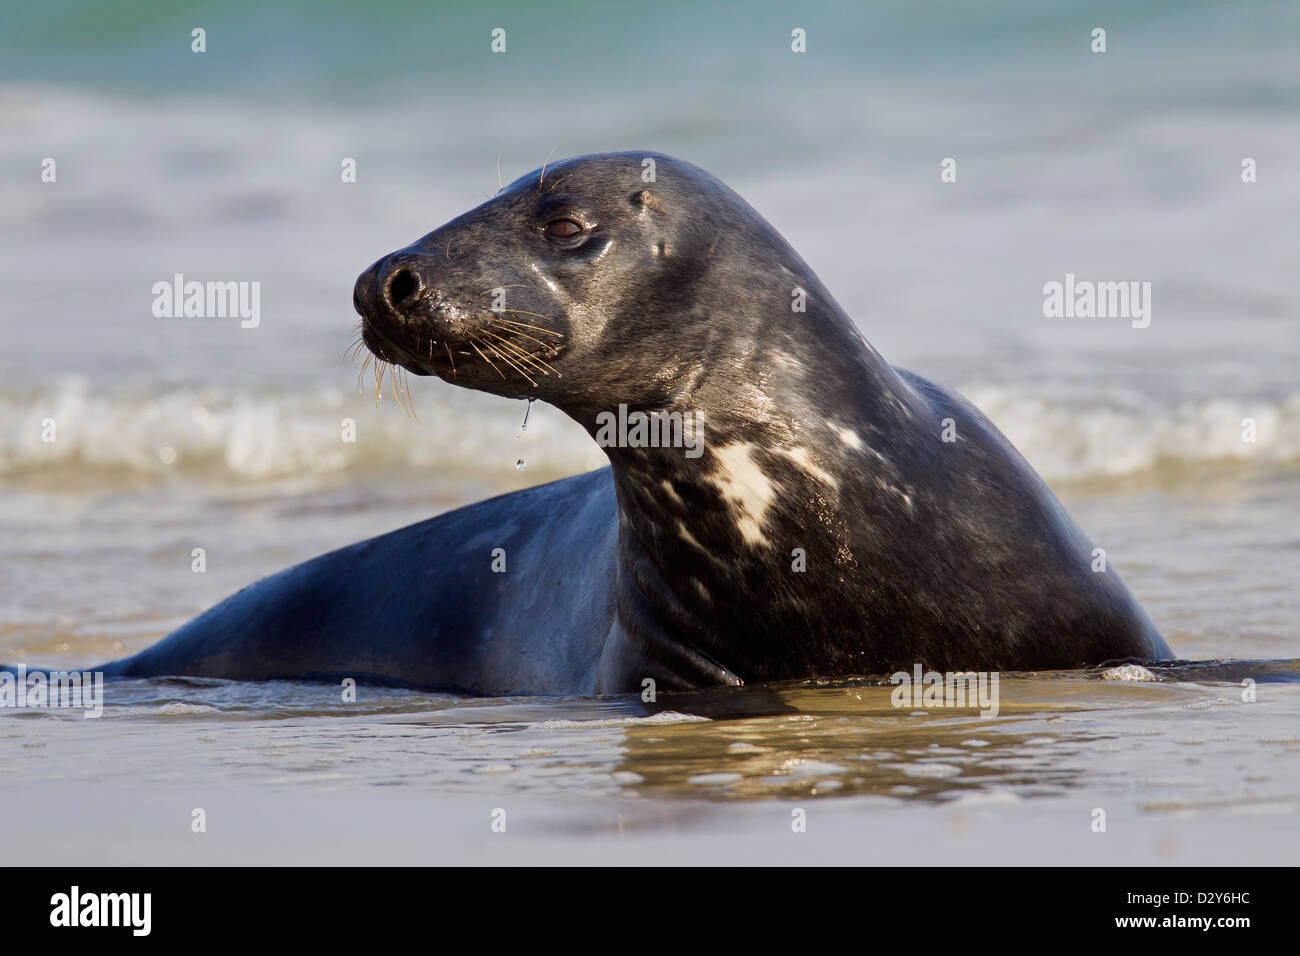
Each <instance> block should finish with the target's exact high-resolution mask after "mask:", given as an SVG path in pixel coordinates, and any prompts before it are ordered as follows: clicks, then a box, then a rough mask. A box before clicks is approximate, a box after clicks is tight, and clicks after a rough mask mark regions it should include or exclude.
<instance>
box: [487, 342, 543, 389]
mask: <svg viewBox="0 0 1300 956" xmlns="http://www.w3.org/2000/svg"><path fill="white" fill-rule="evenodd" d="M489 334H491V333H489ZM479 341H480V342H482V343H483V345H484V346H486V347H487V350H488V351H489V352H491V353H492V354H493V355H495V356H496V357H497V358H499V359H501V361H503V362H505V363H506V364H507V365H509V366H510V367H511V368H512V369H514V370H515V371H516V372H518V373H519V374H520V375H522V376H523V377H524V378H525V379H526V380H527V382H528V384H529V385H532V386H534V387H536V385H537V383H536V382H534V381H533V380H532V378H531V377H529V375H528V373H527V372H525V371H524V369H523V367H522V366H521V365H520V364H519V363H518V362H517V361H515V360H514V359H512V358H511V357H510V356H509V355H506V354H504V353H503V352H501V351H500V350H499V349H497V348H496V347H495V346H494V345H492V343H490V342H489V341H487V339H479Z"/></svg>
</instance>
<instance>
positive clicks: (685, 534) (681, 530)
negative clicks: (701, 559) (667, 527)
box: [677, 521, 704, 551]
mask: <svg viewBox="0 0 1300 956" xmlns="http://www.w3.org/2000/svg"><path fill="white" fill-rule="evenodd" d="M677 533H678V534H679V535H681V536H682V540H683V541H685V542H687V543H688V544H693V545H695V547H697V548H699V549H700V550H701V551H703V550H704V545H702V544H700V543H699V542H698V541H696V540H695V537H694V536H693V535H692V534H691V533H690V532H689V531H687V530H686V525H685V523H683V522H681V521H679V522H677Z"/></svg>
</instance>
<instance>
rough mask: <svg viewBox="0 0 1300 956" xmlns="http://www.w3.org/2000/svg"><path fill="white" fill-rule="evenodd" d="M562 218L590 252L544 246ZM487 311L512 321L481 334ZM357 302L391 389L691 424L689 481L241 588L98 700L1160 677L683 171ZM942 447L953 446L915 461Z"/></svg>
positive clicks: (523, 220) (364, 550)
mask: <svg viewBox="0 0 1300 956" xmlns="http://www.w3.org/2000/svg"><path fill="white" fill-rule="evenodd" d="M646 157H651V158H653V159H654V160H655V162H656V165H657V169H656V179H655V181H654V182H650V183H647V182H644V181H643V180H642V175H641V174H642V169H643V165H642V161H643V160H644V159H645V158H646ZM566 216H568V217H573V218H575V219H578V220H580V221H581V224H582V225H585V226H587V227H589V228H587V229H585V230H584V232H583V233H582V235H581V236H580V237H576V238H575V239H574V240H568V239H565V240H555V239H552V238H549V237H548V236H547V235H546V234H545V232H544V229H545V227H546V224H547V223H548V222H551V221H553V220H555V219H556V218H557V217H566ZM532 266H536V269H534V268H532ZM399 273H405V275H404V276H399ZM546 280H549V283H550V284H549V285H548V282H547V281H546ZM796 286H797V287H801V288H803V289H804V290H806V292H807V311H806V312H803V313H798V312H793V311H792V310H791V292H792V289H794V288H795V287H796ZM498 287H506V298H505V302H506V306H507V308H508V309H511V310H516V311H513V312H506V313H494V312H492V311H491V309H490V306H491V304H492V296H491V294H490V290H492V289H493V288H498ZM355 301H356V306H357V309H358V311H359V312H360V313H361V314H362V316H363V319H364V323H363V334H364V339H365V342H366V344H367V345H368V346H369V347H370V348H371V349H372V350H373V351H374V352H375V353H376V354H377V355H378V356H380V357H381V358H383V359H386V360H388V361H392V362H395V363H397V364H400V365H402V366H404V367H405V368H407V369H408V370H410V371H412V372H415V373H417V374H436V375H439V376H441V377H443V378H445V379H447V380H448V381H451V382H453V383H455V384H458V385H462V386H465V387H469V388H476V389H481V390H483V391H488V392H493V393H495V394H498V395H504V396H509V397H511V398H524V397H536V398H539V399H541V400H544V401H547V402H550V403H552V404H553V405H555V406H557V407H558V408H560V409H562V410H563V411H564V412H566V413H567V414H568V415H570V416H571V417H572V418H574V419H576V420H577V421H578V422H580V423H581V424H583V425H584V426H585V427H587V429H588V430H589V431H591V432H593V433H594V431H595V429H596V416H597V415H598V414H599V413H600V412H602V411H610V410H615V409H617V407H618V405H619V403H626V404H627V405H628V406H629V407H630V408H631V409H634V410H644V411H651V410H679V411H687V412H694V413H700V414H702V416H703V420H704V453H703V455H702V456H701V457H699V458H696V459H689V458H687V457H685V455H684V454H683V451H682V449H680V448H645V449H633V448H609V449H606V450H607V452H608V454H609V457H610V460H611V464H612V469H604V470H602V471H599V472H593V473H591V474H587V475H580V476H577V477H574V478H570V479H566V480H564V481H560V482H555V483H553V484H549V485H545V486H541V487H538V488H532V489H529V490H526V491H522V492H519V493H517V494H513V495H506V496H503V497H500V498H495V499H492V500H491V501H485V502H481V503H479V504H476V505H472V506H470V507H468V508H463V509H461V510H459V511H455V512H452V513H450V514H446V515H442V516H440V517H437V518H434V519H431V520H429V521H425V522H422V523H420V524H417V525H413V526H411V527H409V528H405V529H403V530H401V531H397V532H393V533H392V534H388V535H384V536H382V537H379V538H375V539H373V540H371V541H367V542H362V543H360V544H357V545H353V546H352V547H350V548H345V549H343V550H340V551H336V552H333V553H331V554H327V555H324V556H322V557H319V558H316V559H315V560H313V561H309V562H307V563H305V564H303V565H299V566H298V567H296V568H292V569H290V570H288V571H285V572H283V573H281V574H279V575H275V576H273V577H271V578H268V579H266V580H264V581H261V582H259V583H258V584H255V585H253V586H252V587H250V588H246V589H245V590H243V591H241V592H239V593H238V594H236V595H234V596H233V597H231V598H229V599H228V600H226V601H225V602H223V603H222V604H220V605H218V606H217V607H215V608H213V609H212V610H210V611H208V612H207V613H206V614H204V615H202V616H200V617H198V618H197V619H195V620H194V621H192V622H190V623H189V624H187V625H186V626H185V627H183V628H181V629H180V630H179V631H177V632H176V633H175V634H173V635H172V636H170V637H169V638H167V639H166V640H164V641H162V642H161V643H159V644H158V645H156V646H154V647H152V648H150V649H148V650H146V651H144V652H143V653H141V654H138V655H136V656H135V657H133V658H129V659H127V660H124V661H121V662H117V663H115V664H112V665H109V666H108V668H107V670H108V672H109V673H110V674H117V675H141V676H143V675H161V674H187V675H206V676H215V677H232V678H241V679H266V678H283V677H295V676H311V677H329V678H337V677H341V676H357V677H367V676H368V677H371V678H379V679H385V680H394V681H401V682H406V683H411V684H418V685H423V686H443V687H453V688H457V689H461V690H464V691H468V692H473V693H480V694H590V693H616V692H624V691H633V690H638V689H640V687H641V685H642V680H643V679H644V678H647V677H650V678H654V679H655V680H656V681H657V682H658V685H659V687H660V688H661V689H667V688H671V687H689V686H707V685H710V684H719V683H738V682H745V683H754V682H764V681H772V680H779V679H789V678H800V677H811V676H818V675H820V676H828V675H843V674H869V673H881V672H884V673H888V672H890V671H893V670H896V669H899V668H903V669H908V670H910V669H911V667H912V665H913V664H914V663H917V662H919V663H922V664H923V665H925V666H926V667H928V668H936V669H941V670H993V669H1015V670H1035V669H1055V668H1072V667H1083V666H1086V665H1094V664H1099V663H1102V662H1106V661H1110V660H1118V659H1136V660H1151V659H1166V658H1171V657H1172V656H1173V655H1172V653H1171V652H1170V650H1169V648H1168V646H1167V645H1166V644H1165V642H1164V641H1163V640H1162V639H1161V637H1160V635H1159V633H1158V632H1157V631H1156V629H1155V627H1154V626H1153V625H1152V623H1151V621H1150V620H1149V619H1148V617H1147V616H1146V614H1145V613H1144V612H1143V610H1142V608H1141V607H1140V606H1139V605H1138V604H1137V602H1136V601H1135V600H1134V598H1133V597H1132V595H1131V594H1130V593H1129V591H1128V589H1127V588H1126V587H1125V585H1124V583H1123V582H1122V581H1121V580H1120V578H1119V575H1118V574H1117V573H1116V572H1115V570H1114V569H1113V568H1111V569H1109V570H1107V571H1106V572H1104V573H1095V572H1094V571H1093V570H1092V567H1091V565H1092V560H1093V557H1092V549H1093V545H1092V543H1091V542H1090V541H1089V540H1088V538H1087V537H1086V536H1085V535H1084V534H1083V532H1082V531H1081V530H1080V529H1079V528H1078V527H1077V526H1076V525H1075V524H1074V522H1073V521H1072V520H1071V519H1070V517H1069V516H1068V515H1067V514H1066V513H1065V511H1064V509H1063V508H1062V507H1061V505H1060V503H1059V502H1058V501H1057V500H1056V498H1055V497H1054V496H1053V495H1052V493H1051V492H1050V491H1049V490H1048V489H1047V487H1046V486H1045V485H1044V484H1043V482H1042V480H1041V479H1039V477H1038V476H1037V475H1036V474H1035V473H1034V471H1033V469H1031V468H1030V467H1029V465H1028V464H1027V463H1026V462H1025V461H1024V459H1023V458H1022V457H1021V456H1020V455H1019V453H1018V452H1017V451H1016V450H1015V449H1014V448H1013V447H1012V446H1011V445H1010V443H1009V442H1007V440H1006V439H1005V438H1004V437H1003V436H1002V435H1001V434H1000V433H999V432H998V431H997V429H995V428H994V427H993V425H992V424H990V423H989V422H988V421H987V419H985V418H984V416H983V415H981V414H980V413H979V412H978V411H976V410H975V409H974V408H973V407H972V406H971V405H969V404H968V403H967V402H966V401H965V400H963V399H962V398H961V397H960V396H958V395H956V394H955V393H953V392H951V391H949V390H947V389H945V388H943V387H942V386H939V385H935V384H933V383H931V382H927V381H925V380H924V379H922V378H920V377H918V376H915V375H913V374H911V373H909V372H905V371H902V370H899V369H895V368H893V367H891V366H890V365H889V364H888V363H886V362H885V361H884V359H882V358H881V357H880V356H879V354H878V353H876V352H875V351H874V350H873V349H872V348H871V347H870V346H869V345H868V344H867V343H866V342H865V341H864V340H863V339H862V337H861V335H860V334H859V333H858V331H857V329H856V327H855V326H854V324H853V323H852V322H851V321H850V320H849V318H848V317H847V316H846V315H845V314H844V312H843V311H842V310H841V309H840V307H839V306H838V305H837V304H836V302H835V301H834V299H832V298H831V296H830V294H829V293H828V292H827V291H826V289H825V288H823V287H822V285H821V283H820V282H819V281H818V279H817V277H816V276H815V275H814V274H813V273H812V271H811V270H810V269H809V268H808V266H807V265H806V264H805V263H804V262H803V260H801V259H800V258H799V256H798V255H796V254H795V252H794V250H793V249H791V248H790V246H789V245H788V244H787V243H786V242H785V241H784V240H783V239H782V238H781V236H780V235H779V234H778V233H777V232H776V231H775V230H774V229H773V228H772V227H771V226H770V225H768V223H767V222H766V221H764V220H763V219H762V218H761V217H760V216H759V215H758V214H757V213H756V212H755V211H754V210H753V209H751V208H750V207H749V206H748V205H747V204H746V203H745V202H744V201H743V200H741V199H740V198H739V197H738V196H737V195H736V194H735V193H733V192H732V191H731V190H730V189H728V188H727V187H726V186H725V185H723V184H722V183H721V182H719V181H718V180H717V179H715V178H713V177H712V176H710V175H708V174H707V173H705V172H703V171H702V170H700V169H697V168H696V167H694V166H691V165H689V164H687V163H683V162H681V161H678V160H674V159H671V158H669V157H666V156H659V155H656V154H647V153H623V154H608V155H600V156H590V157H582V158H579V159H574V160H569V161H567V162H564V163H559V164H555V165H553V166H552V167H551V168H549V169H548V170H547V171H546V173H545V177H544V178H543V177H542V176H541V174H540V172H534V173H531V174H529V175H528V176H526V177H524V178H522V179H520V180H519V181H517V182H515V183H514V184H512V185H511V186H510V187H508V188H507V189H505V190H503V191H502V193H501V194H500V195H498V196H497V197H496V198H494V199H492V200H490V201H489V202H487V203H484V204H483V205H481V206H479V207H478V208H476V209H474V210H472V211H470V212H468V213H466V214H465V215H463V216H461V217H459V218H458V219H455V220H453V221H452V222H450V223H448V224H447V225H446V226H443V227H442V228H441V229H438V230H437V231H435V232H432V233H430V234H429V235H427V236H425V237H424V238H423V239H421V240H419V241H418V242H416V243H414V244H412V245H410V246H408V247H406V248H405V249H402V250H400V251H398V252H395V253H393V254H392V255H390V256H387V257H385V258H384V259H381V260H380V261H379V262H377V263H376V264H375V265H374V266H372V267H371V268H370V269H369V270H367V271H366V273H365V274H364V275H362V277H361V278H360V279H359V280H358V282H357V285H356V295H355ZM501 319H508V320H513V321H515V322H517V323H521V325H520V326H517V327H516V326H510V325H509V324H507V325H506V327H505V330H503V329H502V327H501V324H500V320H501ZM865 323H866V325H867V326H868V327H869V326H870V317H869V316H867V317H865ZM526 325H532V326H535V328H533V329H531V330H530V329H528V328H526V327H523V326H526ZM512 329H513V331H511V330H512ZM542 329H545V330H546V331H547V332H549V333H551V334H546V332H543V331H541V330H542ZM487 330H491V331H495V332H496V333H497V334H498V335H500V336H502V337H503V338H505V339H508V340H509V341H510V342H511V343H513V345H514V347H515V348H514V349H512V348H510V347H509V346H506V345H505V344H503V343H501V342H500V341H499V340H493V339H491V338H490V337H488V336H487V335H486V331H487ZM485 341H486V342H492V343H493V344H494V346H495V347H496V349H497V355H496V356H494V355H493V354H492V352H491V351H490V350H489V349H486V348H484V347H483V346H482V344H481V343H482V342H485ZM475 343H478V344H479V350H478V351H477V352H476V351H475V349H474V348H473V344H475ZM520 352H525V353H527V354H528V356H529V357H531V358H532V359H534V360H535V362H537V363H539V364H530V362H529V360H528V358H527V357H525V356H524V355H521V354H520ZM506 357H510V358H511V359H513V361H514V364H513V365H512V364H511V363H509V362H507V361H505V360H504V359H505V358H506ZM453 364H454V368H455V370H454V372H453ZM493 366H495V368H494V367H493ZM545 367H549V369H550V371H549V372H546V371H545ZM529 379H531V380H532V383H530V381H529ZM946 418H951V419H953V421H954V423H955V427H956V434H957V441H956V442H953V443H947V442H944V441H941V438H940V436H941V433H942V431H943V424H942V423H943V420H944V419H946ZM848 432H851V433H853V434H854V435H856V437H857V442H856V443H855V442H854V441H853V440H852V439H848V438H846V437H845V435H846V434H847V433H848ZM739 443H745V444H747V445H748V446H751V448H750V450H749V452H748V460H749V461H750V462H752V463H753V466H754V467H755V468H756V469H757V470H758V473H760V474H761V476H762V481H761V482H760V490H761V486H762V485H763V484H766V485H767V486H768V488H769V490H771V491H772V492H773V496H772V499H771V501H770V504H769V506H768V507H767V508H766V510H765V511H763V510H762V509H756V510H757V513H758V514H759V515H760V516H761V519H762V520H761V521H760V522H758V523H757V527H758V529H759V536H760V537H761V540H760V541H757V542H755V541H750V540H746V538H745V537H744V535H743V534H742V531H741V524H740V519H741V518H743V517H744V516H745V512H744V510H743V508H741V507H740V506H739V505H737V503H736V502H735V501H734V500H732V499H730V498H728V496H727V495H724V493H723V489H724V488H725V487H729V486H728V485H726V481H727V480H728V478H729V477H730V478H733V479H734V478H735V475H733V474H730V473H729V472H728V471H727V470H726V469H725V468H724V464H723V459H722V458H720V457H719V455H718V454H717V452H718V450H720V449H727V448H729V447H731V446H736V445H737V444H739ZM859 446H860V447H859ZM799 449H802V451H799ZM732 452H733V453H734V447H733V448H732ZM732 460H734V458H733V459H732ZM663 482H668V483H669V484H670V485H671V488H672V491H671V492H670V491H669V490H667V489H666V488H665V487H664V485H663ZM742 497H743V495H742ZM757 500H758V499H756V498H753V497H752V496H750V502H751V504H752V503H753V502H754V501H757ZM683 530H684V531H685V534H683ZM752 536H753V532H752V527H751V537H752ZM498 547H499V548H504V549H505V551H506V554H507V562H508V564H507V567H508V570H507V572H506V573H504V574H496V573H493V572H492V570H491V552H492V550H493V549H494V548H498ZM794 549H802V550H803V552H804V553H805V555H806V571H803V572H797V571H794V570H792V561H793V560H794V559H793V558H792V551H793V550H794Z"/></svg>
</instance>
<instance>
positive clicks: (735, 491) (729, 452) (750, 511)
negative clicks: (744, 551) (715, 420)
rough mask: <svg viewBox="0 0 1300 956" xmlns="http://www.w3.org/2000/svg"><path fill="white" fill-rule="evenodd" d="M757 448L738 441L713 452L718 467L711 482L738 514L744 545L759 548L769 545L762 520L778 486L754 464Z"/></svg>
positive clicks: (738, 523) (738, 524)
mask: <svg viewBox="0 0 1300 956" xmlns="http://www.w3.org/2000/svg"><path fill="white" fill-rule="evenodd" d="M754 448H755V446H754V445H751V444H750V443H748V442H738V443H736V444H734V445H724V446H723V447H721V448H715V449H713V456H714V457H715V458H716V459H717V462H718V465H719V468H718V471H717V472H716V473H715V474H712V475H710V476H709V480H710V481H712V482H713V483H714V484H715V485H717V486H718V490H719V491H721V492H722V497H723V498H725V499H726V501H727V503H728V504H730V505H731V506H732V508H733V510H734V511H736V512H739V515H740V516H739V518H737V520H736V527H737V529H738V530H739V531H740V536H741V537H742V538H743V539H744V540H745V543H746V544H755V545H757V544H767V543H768V541H767V537H766V536H765V535H764V534H763V519H764V517H765V516H766V514H767V509H768V508H769V507H771V504H772V502H773V501H775V500H776V486H775V485H773V484H772V481H771V480H770V479H769V478H768V477H767V475H765V474H763V470H762V469H761V468H759V467H758V465H757V464H756V463H755V461H754V459H753V456H752V454H751V452H752V451H753V450H754Z"/></svg>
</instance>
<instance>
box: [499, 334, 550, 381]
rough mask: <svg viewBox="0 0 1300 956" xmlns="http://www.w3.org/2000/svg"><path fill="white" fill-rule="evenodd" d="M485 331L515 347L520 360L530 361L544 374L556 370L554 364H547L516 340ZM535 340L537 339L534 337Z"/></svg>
mask: <svg viewBox="0 0 1300 956" xmlns="http://www.w3.org/2000/svg"><path fill="white" fill-rule="evenodd" d="M483 331H484V332H486V333H487V334H488V335H490V336H492V337H493V338H494V339H498V340H500V341H501V342H503V343H505V344H506V345H508V346H509V347H510V348H512V349H514V350H515V352H517V353H518V358H519V360H520V361H524V362H528V363H529V364H530V365H533V366H535V367H537V368H538V369H540V370H541V372H542V374H543V375H550V374H551V372H554V371H555V368H554V367H553V366H550V365H548V364H546V363H545V362H543V361H542V360H541V359H539V358H538V357H537V356H535V355H533V354H532V353H531V352H529V351H528V350H527V349H524V348H520V347H519V346H518V345H516V344H515V343H514V342H511V341H510V340H509V339H507V338H505V337H504V336H500V335H497V334H496V333H495V332H488V331H487V329H484V330H483ZM506 331H509V329H507V330H506ZM534 341H536V339H534Z"/></svg>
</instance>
